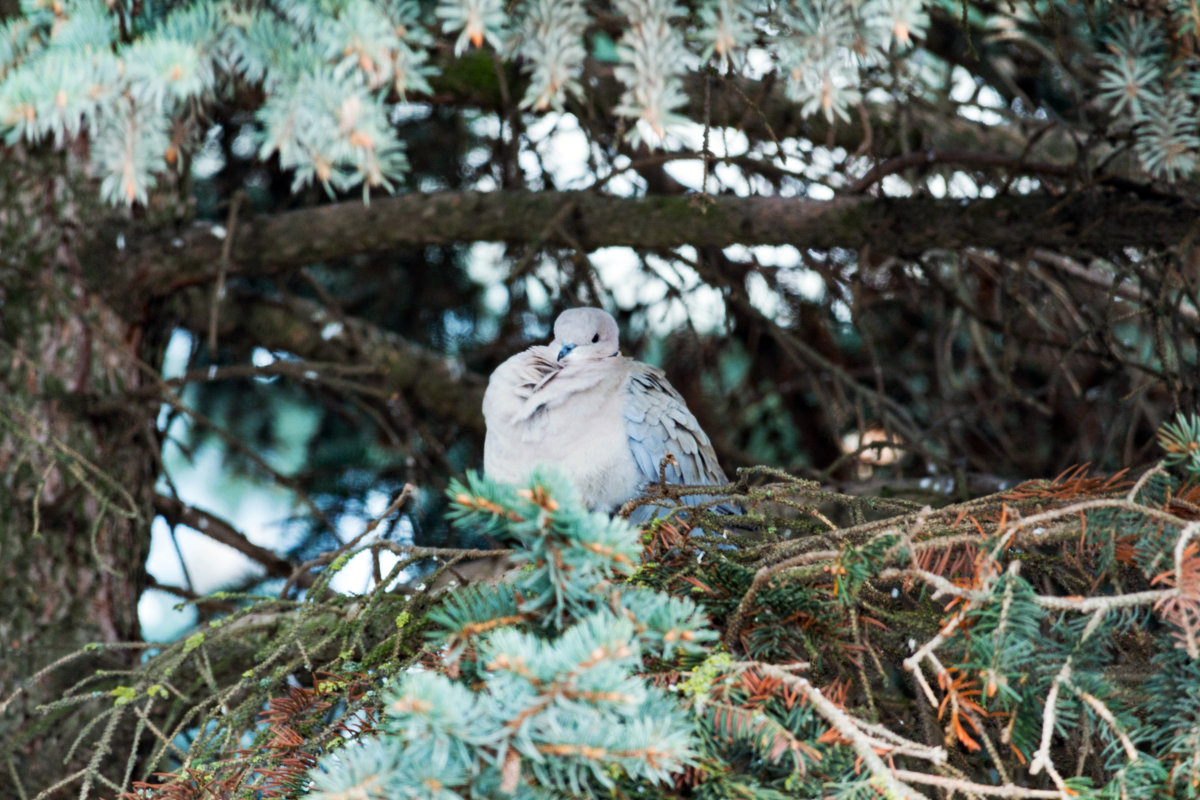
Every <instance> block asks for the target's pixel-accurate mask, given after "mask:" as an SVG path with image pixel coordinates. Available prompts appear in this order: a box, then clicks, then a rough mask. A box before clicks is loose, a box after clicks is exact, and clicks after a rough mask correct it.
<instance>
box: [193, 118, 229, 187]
mask: <svg viewBox="0 0 1200 800" xmlns="http://www.w3.org/2000/svg"><path fill="white" fill-rule="evenodd" d="M224 130H225V129H224V128H222V127H221V126H220V125H213V126H212V127H211V128H209V129H208V130H207V131H206V132H205V134H204V144H202V145H200V149H199V150H197V151H196V157H195V158H193V159H192V176H193V177H195V178H197V179H198V180H204V179H205V178H211V177H212V176H213V175H216V174H217V173H218V172H220V171H221V170H222V169H224V168H225V153H224V151H223V150H222V149H221V134H222V133H223V132H224Z"/></svg>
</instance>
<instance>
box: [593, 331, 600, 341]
mask: <svg viewBox="0 0 1200 800" xmlns="http://www.w3.org/2000/svg"><path fill="white" fill-rule="evenodd" d="M598 341H600V334H598V333H597V334H596V335H595V336H593V337H592V344H595V343H596V342H598Z"/></svg>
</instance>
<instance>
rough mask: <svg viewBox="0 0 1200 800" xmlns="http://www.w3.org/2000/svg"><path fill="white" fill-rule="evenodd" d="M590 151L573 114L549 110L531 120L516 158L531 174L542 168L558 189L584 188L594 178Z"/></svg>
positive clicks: (537, 173)
mask: <svg viewBox="0 0 1200 800" xmlns="http://www.w3.org/2000/svg"><path fill="white" fill-rule="evenodd" d="M535 151H536V152H535ZM590 155H591V145H590V143H589V142H588V138H587V136H586V135H585V134H584V132H583V130H582V128H580V127H579V120H578V119H576V117H575V115H574V114H559V113H550V114H546V115H544V116H542V117H538V118H536V119H535V120H534V122H533V123H531V124H530V126H529V129H528V135H527V136H526V137H525V138H524V139H523V140H522V142H521V153H520V156H519V158H520V164H521V168H522V169H524V170H525V172H526V174H527V175H529V176H530V177H535V176H537V177H540V175H541V171H542V170H543V169H544V170H545V171H546V173H547V174H548V175H549V176H550V179H551V180H552V181H553V182H554V185H555V187H557V188H558V189H584V188H587V187H588V186H590V185H591V184H592V183H593V182H594V181H595V179H596V176H595V173H593V172H592V169H591V166H590V164H589V162H588V157H589V156H590Z"/></svg>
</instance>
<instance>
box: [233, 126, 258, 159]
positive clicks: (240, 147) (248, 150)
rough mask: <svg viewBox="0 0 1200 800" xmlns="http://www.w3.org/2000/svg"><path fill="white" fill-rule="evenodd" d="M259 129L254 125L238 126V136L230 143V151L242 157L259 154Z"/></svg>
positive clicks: (247, 157)
mask: <svg viewBox="0 0 1200 800" xmlns="http://www.w3.org/2000/svg"><path fill="white" fill-rule="evenodd" d="M258 139H259V130H258V128H256V127H255V126H253V125H243V126H242V127H240V128H238V132H237V136H235V137H233V142H232V143H231V144H230V145H229V149H230V151H231V152H232V153H233V154H234V155H235V156H237V157H238V158H241V159H246V160H249V159H252V158H254V157H255V156H256V155H258Z"/></svg>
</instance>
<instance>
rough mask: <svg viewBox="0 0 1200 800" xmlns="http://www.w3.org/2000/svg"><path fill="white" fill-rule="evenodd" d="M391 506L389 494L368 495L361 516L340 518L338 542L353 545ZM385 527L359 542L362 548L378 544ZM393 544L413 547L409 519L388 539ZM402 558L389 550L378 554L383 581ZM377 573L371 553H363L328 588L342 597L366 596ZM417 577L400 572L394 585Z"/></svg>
mask: <svg viewBox="0 0 1200 800" xmlns="http://www.w3.org/2000/svg"><path fill="white" fill-rule="evenodd" d="M391 502H392V498H391V497H389V496H388V495H387V494H386V493H384V492H380V491H377V490H372V491H370V492H367V496H366V498H365V500H364V501H363V509H362V513H361V515H350V514H347V515H345V516H343V517H340V518H339V521H338V538H340V539H341V540H342V541H343V542H348V541H351V540H352V539H353V538H354V537H356V536H358V535H359V534H361V533H362V532H363V527H364V526H365V525H367V524H369V521H370V520H375V519H378V518H379V517H381V516H382V515H383V513H384V512H385V511H387V508H388V505H389V504H390V503H391ZM382 530H383V526H380V527H379V528H377V529H376V530H375V531H373V532H372V533H370V534H368V535H367V536H366V537H364V538H363V540H362V541H361V542H360V546H362V547H366V546H367V545H369V544H371V543H372V542H375V541H379V539H380V538H381V537H380V533H381V531H382ZM389 538H390V539H392V540H393V541H399V542H401V543H405V544H408V543H411V542H412V540H413V526H412V522H411V520H409V518H408V517H402V518H401V519H400V522H399V524H398V525H397V526H396V530H395V532H394V534H393V535H392V536H391V537H389ZM399 560H400V557H399V556H397V555H396V554H395V553H392V552H391V551H388V550H381V551H380V552H379V574H380V576H382V577H385V578H386V577H387V576H388V574H389V573H390V572H391V571H392V567H394V566H395V565H396V562H398V561H399ZM374 573H375V570H374V566H373V563H372V557H371V553H370V552H369V551H363V552H361V553H358V554H357V555H355V556H353V557H352V558H351V559H350V560H349V561H347V562H346V564H345V566H343V567H342V568H341V569H340V570H338V573H337V574H336V575H334V576H333V579H332V580H331V581H330V582H329V585H330V586H331V587H332V588H333V590H334V591H336V592H341V593H342V594H351V595H358V594H366V593H367V592H369V591H370V590H371V589H372V588H373V587H374V586H375V574H374ZM415 576H416V572H414V571H412V570H411V569H404V570H401V571H400V574H399V575H397V576H396V577H395V578H394V579H393V582H395V583H404V582H406V581H409V580H412V578H413V577H415Z"/></svg>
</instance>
